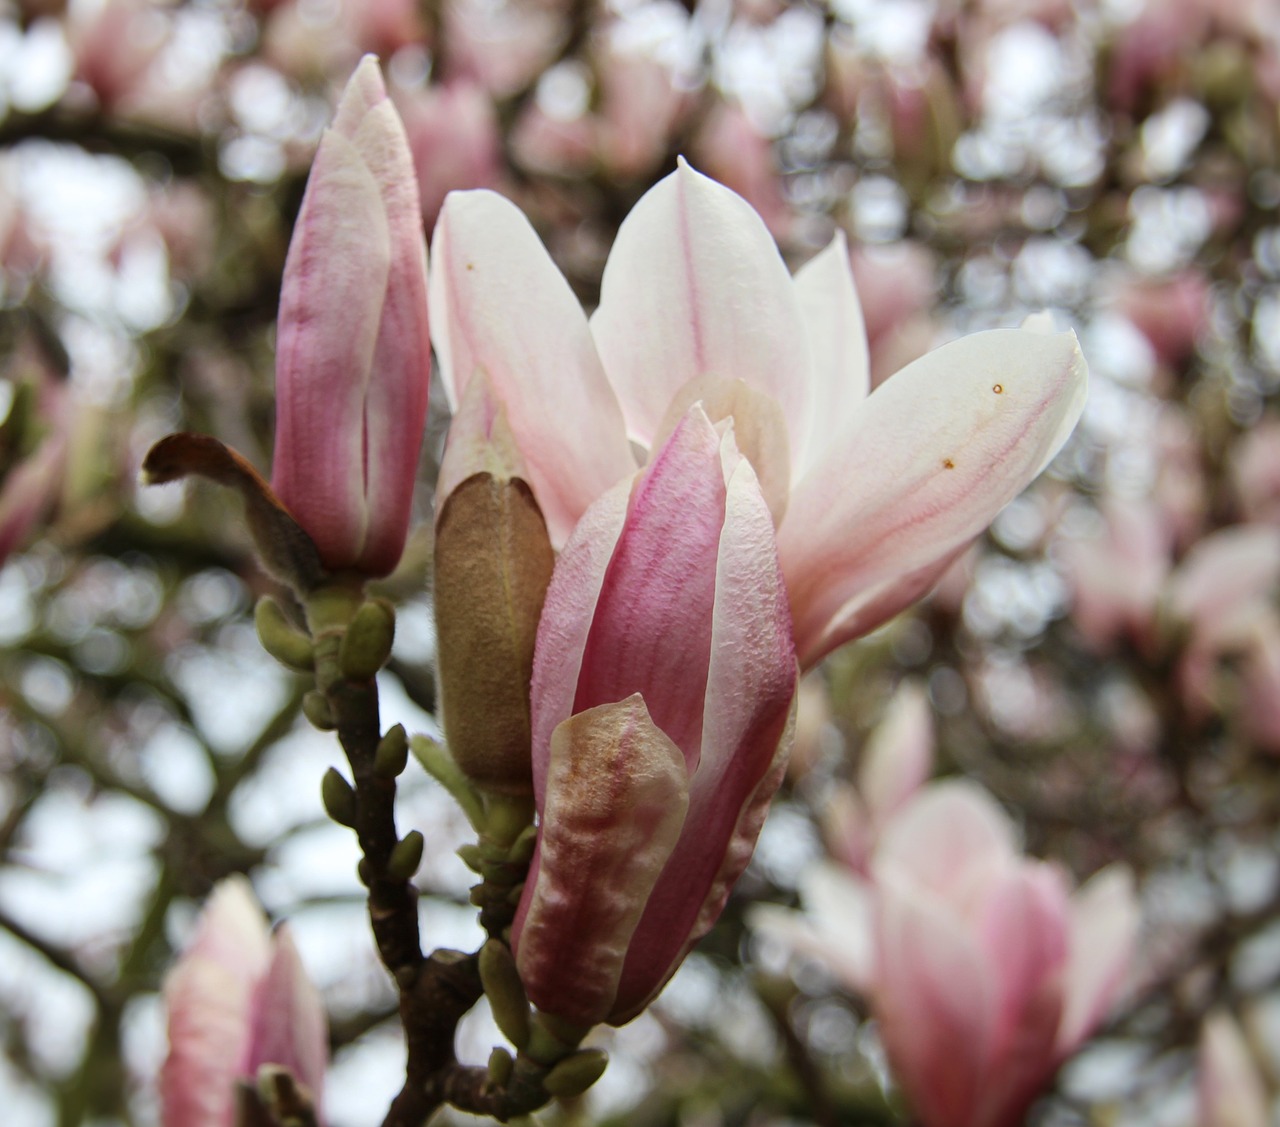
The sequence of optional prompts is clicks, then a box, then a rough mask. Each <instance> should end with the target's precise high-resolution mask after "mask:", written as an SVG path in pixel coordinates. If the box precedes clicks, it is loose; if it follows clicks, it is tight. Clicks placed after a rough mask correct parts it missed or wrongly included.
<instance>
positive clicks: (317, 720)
mask: <svg viewBox="0 0 1280 1127" xmlns="http://www.w3.org/2000/svg"><path fill="white" fill-rule="evenodd" d="M302 715H303V716H305V717H306V718H307V719H308V720H310V721H311V726H312V727H313V728H319V729H320V731H322V732H332V731H333V730H334V728H336V727H337V726H338V721H337V720H336V719H335V718H334V715H333V706H332V705H331V704H330V703H329V698H328V697H327V696H325V695H324V693H322V692H321V691H320V690H319V689H312V690H311V691H310V692H309V693H307V694H306V696H304V697H303V698H302Z"/></svg>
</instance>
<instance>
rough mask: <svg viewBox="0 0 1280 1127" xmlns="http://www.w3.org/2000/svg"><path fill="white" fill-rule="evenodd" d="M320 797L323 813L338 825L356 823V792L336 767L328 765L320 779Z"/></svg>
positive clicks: (352, 824) (351, 825)
mask: <svg viewBox="0 0 1280 1127" xmlns="http://www.w3.org/2000/svg"><path fill="white" fill-rule="evenodd" d="M320 798H321V800H322V801H323V802H324V810H325V813H326V814H328V815H329V817H330V818H332V819H333V820H334V821H335V822H337V823H338V825H340V826H347V827H348V828H350V827H354V826H355V824H356V805H357V804H356V792H355V791H354V790H353V789H352V786H351V784H350V783H349V782H347V780H346V779H344V778H343V777H342V774H341V772H339V771H338V769H337V768H336V767H330V768H329V770H327V771H326V772H325V773H324V778H323V779H321V780H320Z"/></svg>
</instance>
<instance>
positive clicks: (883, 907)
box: [871, 781, 1137, 1127]
mask: <svg viewBox="0 0 1280 1127" xmlns="http://www.w3.org/2000/svg"><path fill="white" fill-rule="evenodd" d="M873 871H874V878H873V879H874V882H875V889H876V906H875V941H874V948H875V962H874V972H873V985H872V987H871V997H872V1000H873V1005H874V1009H875V1012H876V1015H877V1017H878V1018H879V1020H880V1029H881V1036H882V1038H883V1040H884V1044H885V1048H886V1050H887V1052H888V1055H889V1061H890V1064H891V1066H892V1069H893V1072H894V1075H895V1076H896V1078H897V1080H898V1082H899V1083H900V1084H901V1085H902V1087H903V1090H904V1091H905V1092H906V1094H907V1098H908V1099H909V1100H910V1102H911V1104H912V1106H913V1108H914V1109H915V1111H916V1113H917V1115H919V1117H920V1119H921V1120H922V1121H923V1123H924V1124H925V1127H1016V1125H1017V1124H1020V1123H1022V1122H1023V1117H1024V1115H1025V1114H1026V1111H1027V1108H1028V1106H1029V1105H1030V1104H1031V1102H1032V1100H1034V1099H1035V1097H1036V1096H1037V1095H1038V1094H1039V1092H1040V1091H1041V1090H1042V1089H1043V1087H1044V1085H1045V1083H1046V1082H1047V1081H1048V1080H1049V1078H1050V1077H1051V1076H1052V1075H1053V1073H1054V1071H1055V1070H1056V1069H1057V1067H1058V1065H1059V1064H1060V1063H1061V1062H1062V1061H1063V1060H1064V1059H1065V1058H1066V1057H1067V1056H1069V1055H1070V1054H1071V1053H1073V1052H1074V1051H1075V1050H1076V1048H1077V1047H1078V1046H1079V1045H1080V1044H1081V1043H1082V1042H1083V1041H1084V1039H1085V1038H1086V1037H1087V1036H1088V1035H1089V1033H1090V1032H1091V1031H1092V1030H1093V1029H1094V1028H1095V1027H1096V1026H1097V1024H1098V1023H1099V1022H1100V1021H1101V1020H1102V1018H1103V1017H1104V1016H1105V1014H1106V1012H1107V1010H1108V1008H1109V1007H1110V1005H1111V1003H1112V1002H1113V1001H1114V999H1115V997H1116V994H1117V993H1118V991H1119V989H1120V987H1121V985H1122V983H1123V979H1124V974H1125V971H1126V968H1127V965H1128V961H1129V957H1130V953H1131V950H1132V946H1133V941H1134V935H1135V932H1136V928H1137V908H1136V905H1135V902H1134V899H1133V893H1132V888H1131V879H1130V877H1129V875H1128V874H1127V872H1123V871H1121V870H1116V869H1112V870H1106V871H1104V872H1103V873H1100V874H1098V875H1097V876H1095V877H1094V878H1093V879H1092V880H1091V881H1090V882H1089V883H1088V884H1087V885H1085V886H1084V888H1082V889H1081V890H1080V891H1079V892H1077V893H1076V894H1075V895H1074V896H1071V895H1070V893H1069V890H1068V887H1067V882H1066V879H1065V877H1064V875H1063V873H1062V872H1061V871H1060V870H1059V869H1058V868H1056V867H1055V866H1053V865H1049V864H1045V863H1043V862H1037V861H1028V860H1025V859H1023V858H1022V857H1020V856H1019V855H1018V851H1017V848H1016V846H1015V844H1014V838H1013V827H1012V825H1011V824H1010V822H1009V819H1008V817H1007V816H1006V815H1005V814H1004V813H1003V811H1001V810H1000V808H999V807H998V806H997V805H996V804H995V802H994V801H992V799H991V798H990V796H989V795H988V794H987V793H986V792H985V791H983V790H981V789H980V788H978V787H977V786H975V785H974V784H972V783H969V782H967V781H947V782H942V783H938V784H935V785H934V786H932V787H930V788H928V789H927V790H925V791H923V792H921V794H920V795H919V796H918V797H917V798H916V799H915V800H914V801H913V802H912V803H911V804H910V805H909V806H908V807H907V808H905V809H904V810H903V812H902V813H901V815H900V816H899V817H898V818H896V819H895V820H894V823H893V824H892V825H891V826H890V827H889V829H888V830H887V831H886V832H885V834H884V836H883V838H882V839H881V842H880V847H879V849H878V850H877V851H876V857H875V863H874V867H873Z"/></svg>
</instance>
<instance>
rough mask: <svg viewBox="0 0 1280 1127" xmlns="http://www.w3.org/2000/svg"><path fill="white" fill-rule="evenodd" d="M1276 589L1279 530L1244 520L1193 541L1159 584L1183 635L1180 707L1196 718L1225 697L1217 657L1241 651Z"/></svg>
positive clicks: (1279, 583)
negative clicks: (1174, 568) (1167, 577)
mask: <svg viewBox="0 0 1280 1127" xmlns="http://www.w3.org/2000/svg"><path fill="white" fill-rule="evenodd" d="M1278 588H1280V529H1277V528H1273V527H1271V526H1270V525H1260V524H1246V525H1235V526H1233V527H1230V528H1224V529H1220V530H1219V531H1217V532H1215V533H1213V534H1212V535H1211V536H1207V537H1205V539H1203V540H1202V541H1200V543H1198V544H1196V545H1195V547H1193V548H1192V549H1191V551H1189V552H1188V553H1187V555H1186V557H1185V558H1184V559H1183V561H1182V562H1181V563H1180V564H1179V565H1178V569H1177V571H1175V572H1174V574H1173V575H1172V576H1171V577H1170V579H1169V582H1168V584H1167V586H1166V588H1165V592H1164V600H1165V605H1166V608H1167V612H1168V615H1169V618H1170V620H1171V623H1172V624H1174V625H1175V626H1176V627H1178V628H1179V629H1180V630H1181V632H1182V636H1181V637H1180V638H1179V639H1177V640H1178V641H1179V642H1180V643H1181V645H1180V649H1179V654H1178V670H1177V678H1178V685H1179V687H1180V689H1181V690H1182V694H1183V706H1184V707H1185V708H1186V709H1187V711H1188V713H1189V714H1190V715H1191V716H1192V717H1193V718H1195V719H1202V718H1204V717H1205V716H1206V715H1208V714H1209V713H1211V712H1213V711H1215V710H1216V709H1217V708H1218V707H1219V706H1220V705H1222V704H1224V703H1225V701H1224V700H1223V699H1220V693H1219V691H1218V668H1217V667H1218V662H1219V661H1220V659H1221V658H1223V657H1224V656H1227V655H1229V654H1234V653H1238V652H1241V651H1243V650H1244V649H1245V648H1246V646H1247V645H1248V643H1249V639H1250V638H1251V637H1252V635H1253V632H1254V630H1255V629H1256V627H1257V624H1258V622H1259V621H1261V620H1262V619H1264V618H1266V617H1267V616H1268V615H1269V614H1270V613H1271V608H1272V606H1273V605H1274V599H1275V595H1276V591H1277V589H1278Z"/></svg>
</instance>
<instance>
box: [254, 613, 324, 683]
mask: <svg viewBox="0 0 1280 1127" xmlns="http://www.w3.org/2000/svg"><path fill="white" fill-rule="evenodd" d="M253 624H254V626H256V627H257V630H258V641H260V642H261V643H262V648H263V649H264V650H266V651H267V653H269V654H270V655H271V656H272V657H274V658H275V659H276V661H278V662H279V663H280V664H281V665H286V666H288V667H289V668H290V669H296V670H298V671H299V672H303V673H306V672H309V671H310V670H312V669H314V668H315V665H316V653H315V647H314V646H313V645H312V642H311V637H310V636H309V635H308V634H306V633H305V632H304V631H302V630H299V629H298V628H297V627H296V626H295V625H294V624H293V623H292V622H290V621H289V619H288V617H286V615H285V613H284V609H283V608H282V607H281V606H280V604H279V603H277V602H276V601H275V599H273V598H271V596H270V595H267V596H264V597H263V598H261V599H259V600H258V605H257V606H256V607H255V608H254V611H253Z"/></svg>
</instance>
